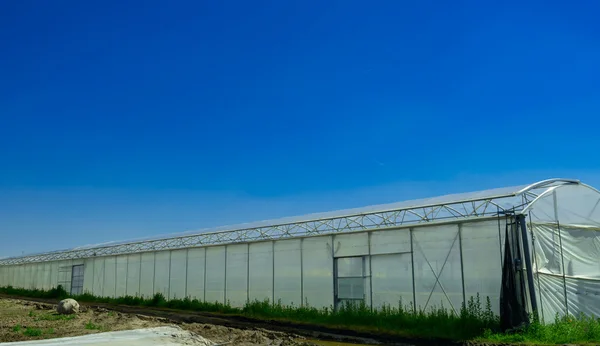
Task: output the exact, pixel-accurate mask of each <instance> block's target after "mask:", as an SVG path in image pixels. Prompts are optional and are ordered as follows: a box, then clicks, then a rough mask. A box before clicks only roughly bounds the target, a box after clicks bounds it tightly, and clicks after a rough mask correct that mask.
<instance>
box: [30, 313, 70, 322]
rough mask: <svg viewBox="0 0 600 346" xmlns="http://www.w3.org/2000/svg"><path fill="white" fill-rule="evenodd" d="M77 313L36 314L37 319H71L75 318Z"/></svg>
mask: <svg viewBox="0 0 600 346" xmlns="http://www.w3.org/2000/svg"><path fill="white" fill-rule="evenodd" d="M76 317H77V316H76V315H59V314H47V315H39V316H35V320H36V321H70V320H72V319H75V318H76Z"/></svg>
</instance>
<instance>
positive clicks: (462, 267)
mask: <svg viewBox="0 0 600 346" xmlns="http://www.w3.org/2000/svg"><path fill="white" fill-rule="evenodd" d="M458 250H459V251H460V279H461V283H462V295H463V306H464V307H466V306H467V294H466V292H465V262H464V257H463V246H462V223H459V224H458Z"/></svg>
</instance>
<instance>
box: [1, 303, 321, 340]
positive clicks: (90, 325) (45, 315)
mask: <svg viewBox="0 0 600 346" xmlns="http://www.w3.org/2000/svg"><path fill="white" fill-rule="evenodd" d="M55 307H56V306H55V305H52V304H47V303H43V302H32V301H25V300H19V299H6V298H0V342H11V341H25V340H40V339H50V338H58V337H69V336H80V335H87V334H93V333H99V332H106V331H121V330H131V329H139V328H152V327H161V326H172V325H174V324H177V323H174V321H171V320H169V319H167V318H163V317H153V316H147V315H140V314H132V313H123V312H120V311H111V310H108V309H105V308H102V307H91V306H85V305H83V306H82V308H81V311H80V313H79V314H77V315H70V316H64V315H58V314H57V313H56V312H55ZM179 327H181V328H183V329H184V330H188V331H191V332H194V333H196V334H198V335H200V336H202V337H204V338H207V339H209V340H211V341H213V342H215V343H217V344H221V343H228V344H229V345H240V346H256V345H273V346H277V345H279V346H302V345H312V344H311V343H308V342H306V341H305V340H303V338H302V337H300V336H298V335H294V334H289V333H282V332H272V331H268V330H261V329H253V330H243V329H236V328H230V327H226V326H218V325H211V324H202V323H179Z"/></svg>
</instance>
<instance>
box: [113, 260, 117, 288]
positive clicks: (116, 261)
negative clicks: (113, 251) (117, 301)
mask: <svg viewBox="0 0 600 346" xmlns="http://www.w3.org/2000/svg"><path fill="white" fill-rule="evenodd" d="M114 259H115V293H113V298H116V297H117V278H118V275H117V256H114Z"/></svg>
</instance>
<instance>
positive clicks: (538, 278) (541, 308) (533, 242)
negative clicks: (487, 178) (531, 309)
mask: <svg viewBox="0 0 600 346" xmlns="http://www.w3.org/2000/svg"><path fill="white" fill-rule="evenodd" d="M529 224H530V225H531V210H530V211H529ZM531 247H532V252H533V263H535V259H536V258H537V257H536V255H535V234H534V233H533V227H531ZM540 287H541V286H540V276H539V275H538V277H537V289H538V292H541V290H540ZM540 313H541V316H539V317H540V320H542V321H543V320H544V301H543V296H542V294H541V293H540Z"/></svg>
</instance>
